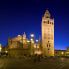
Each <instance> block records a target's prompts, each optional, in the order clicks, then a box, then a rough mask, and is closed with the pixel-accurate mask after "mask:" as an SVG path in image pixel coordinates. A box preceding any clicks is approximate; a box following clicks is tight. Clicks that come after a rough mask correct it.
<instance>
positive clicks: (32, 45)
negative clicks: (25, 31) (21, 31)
mask: <svg viewBox="0 0 69 69" xmlns="http://www.w3.org/2000/svg"><path fill="white" fill-rule="evenodd" d="M30 36H31V39H30V42H31V49H30V52H31V56H32V55H34V34H31V35H30Z"/></svg>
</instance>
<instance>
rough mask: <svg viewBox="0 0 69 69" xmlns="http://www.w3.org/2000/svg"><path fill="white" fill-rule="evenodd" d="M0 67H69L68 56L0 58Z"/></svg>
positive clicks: (44, 68) (25, 68) (21, 68)
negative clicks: (36, 58)
mask: <svg viewBox="0 0 69 69" xmlns="http://www.w3.org/2000/svg"><path fill="white" fill-rule="evenodd" d="M0 69H69V58H45V59H41V60H40V61H38V60H36V61H34V59H30V58H28V59H27V58H25V59H24V58H0Z"/></svg>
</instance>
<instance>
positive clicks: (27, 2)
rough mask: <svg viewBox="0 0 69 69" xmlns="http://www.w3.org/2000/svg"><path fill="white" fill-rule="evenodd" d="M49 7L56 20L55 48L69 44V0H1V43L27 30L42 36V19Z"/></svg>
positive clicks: (64, 47)
mask: <svg viewBox="0 0 69 69" xmlns="http://www.w3.org/2000/svg"><path fill="white" fill-rule="evenodd" d="M46 9H48V10H49V11H50V13H51V15H52V17H54V20H55V49H66V47H67V46H69V2H68V0H19V1H18V0H2V1H1V0H0V43H1V44H2V45H3V46H5V45H6V44H7V40H8V37H15V36H17V35H18V34H20V35H22V34H23V32H26V34H27V37H28V38H30V34H31V33H34V34H35V38H36V39H38V38H39V37H41V20H42V16H43V14H44V12H45V11H46Z"/></svg>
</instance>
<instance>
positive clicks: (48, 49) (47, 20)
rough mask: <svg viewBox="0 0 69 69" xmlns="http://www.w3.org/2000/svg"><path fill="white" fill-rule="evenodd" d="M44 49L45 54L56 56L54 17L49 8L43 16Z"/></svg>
mask: <svg viewBox="0 0 69 69" xmlns="http://www.w3.org/2000/svg"><path fill="white" fill-rule="evenodd" d="M41 30H42V49H43V55H44V56H54V19H52V18H51V15H50V13H49V11H48V10H46V12H45V14H44V16H43V17H42V25H41Z"/></svg>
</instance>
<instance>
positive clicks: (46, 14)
mask: <svg viewBox="0 0 69 69" xmlns="http://www.w3.org/2000/svg"><path fill="white" fill-rule="evenodd" d="M44 16H45V17H46V18H50V17H51V15H50V12H49V11H48V10H46V12H45V14H44Z"/></svg>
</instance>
